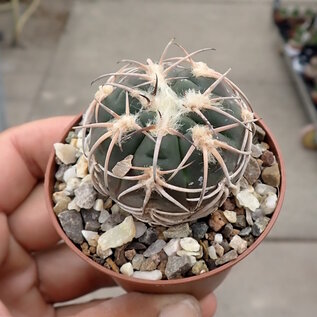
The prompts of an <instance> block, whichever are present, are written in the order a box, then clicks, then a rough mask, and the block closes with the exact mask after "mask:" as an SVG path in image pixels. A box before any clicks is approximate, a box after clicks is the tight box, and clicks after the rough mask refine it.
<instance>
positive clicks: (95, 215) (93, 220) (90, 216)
mask: <svg viewBox="0 0 317 317" xmlns="http://www.w3.org/2000/svg"><path fill="white" fill-rule="evenodd" d="M81 215H82V216H83V219H84V223H85V230H89V231H98V230H99V229H100V223H99V221H98V219H99V216H100V211H97V210H95V209H90V210H86V209H82V210H81Z"/></svg>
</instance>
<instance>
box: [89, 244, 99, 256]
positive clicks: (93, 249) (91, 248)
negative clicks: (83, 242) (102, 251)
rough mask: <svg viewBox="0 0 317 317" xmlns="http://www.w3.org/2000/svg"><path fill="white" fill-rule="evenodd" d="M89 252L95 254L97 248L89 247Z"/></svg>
mask: <svg viewBox="0 0 317 317" xmlns="http://www.w3.org/2000/svg"><path fill="white" fill-rule="evenodd" d="M89 251H90V254H95V253H96V251H97V248H96V247H94V246H92V245H91V246H90V247H89Z"/></svg>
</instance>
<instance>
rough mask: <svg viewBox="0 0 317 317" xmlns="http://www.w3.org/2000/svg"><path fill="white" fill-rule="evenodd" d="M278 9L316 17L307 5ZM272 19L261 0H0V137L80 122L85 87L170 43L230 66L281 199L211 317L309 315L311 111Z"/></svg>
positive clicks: (315, 305)
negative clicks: (277, 178) (268, 155)
mask: <svg viewBox="0 0 317 317" xmlns="http://www.w3.org/2000/svg"><path fill="white" fill-rule="evenodd" d="M12 3H13V4H14V6H13V7H12ZM282 4H283V5H284V4H285V5H289V6H291V7H296V5H297V4H300V6H303V7H305V8H311V9H313V10H315V11H316V10H317V1H304V0H298V1H282ZM16 5H19V8H17V7H16ZM30 6H31V7H30ZM1 8H2V9H1ZM12 8H13V9H15V10H12ZM296 8H297V7H296ZM23 12H25V14H24V15H23ZM272 13H273V1H271V0H241V1H239V0H224V1H223V0H214V1H212V0H173V1H172V0H162V1H155V0H148V1H145V0H134V1H128V0H120V1H119V0H117V1H115V0H77V1H72V0H54V1H50V0H40V1H38V0H32V1H30V0H29V1H26V0H25V1H22V0H20V1H17V0H14V1H11V2H10V1H7V0H0V69H1V70H0V129H4V128H5V127H11V126H14V125H17V124H21V123H23V122H27V121H31V120H34V119H39V118H44V117H48V116H55V115H63V114H77V113H79V112H81V111H82V110H84V109H85V108H86V107H87V105H88V104H89V101H90V100H91V98H92V97H93V94H94V92H95V90H96V87H91V86H90V82H91V81H92V80H93V79H94V78H96V77H97V76H98V75H100V74H102V73H105V72H111V71H114V70H116V69H117V68H118V65H117V64H116V63H117V61H119V60H120V59H123V58H131V59H135V60H140V61H144V60H145V59H146V58H147V57H149V56H150V57H152V58H153V59H155V58H158V57H159V56H160V53H161V51H162V49H163V48H164V46H165V45H166V44H167V42H168V41H169V40H170V39H171V38H172V37H176V40H177V41H178V42H179V43H181V44H182V45H183V46H185V47H186V48H187V49H188V50H189V51H194V50H196V49H199V48H202V47H214V48H216V51H213V52H209V53H208V52H206V53H203V54H201V55H200V59H201V60H203V61H205V62H207V63H208V64H209V65H210V66H211V67H212V68H215V69H216V70H218V71H220V72H224V71H226V70H227V69H228V68H229V67H231V68H232V71H231V73H230V76H229V77H230V79H232V80H233V81H234V82H235V83H236V84H238V86H239V87H240V88H241V89H242V90H243V91H244V92H245V93H246V95H247V96H248V97H249V99H250V100H251V103H252V105H253V107H254V109H255V111H256V112H257V113H259V114H260V116H261V117H262V118H263V119H264V120H265V122H266V123H267V124H268V126H269V127H270V128H271V130H272V131H273V133H274V134H275V136H276V138H277V141H278V143H279V144H280V147H281V149H282V153H283V155H284V160H285V163H286V176H287V193H286V198H285V202H284V206H283V210H282V213H281V216H280V218H279V220H278V222H277V223H276V226H275V228H274V229H273V231H272V232H271V233H270V235H269V237H268V238H267V239H266V240H265V242H264V243H262V245H261V246H260V247H259V248H257V249H256V251H255V252H253V253H252V254H251V255H250V256H249V257H247V258H246V259H245V260H244V261H242V262H240V263H239V264H238V265H237V266H236V267H234V269H232V272H231V274H229V276H228V278H227V279H226V280H225V282H224V283H223V284H222V285H221V286H220V287H219V289H218V290H217V291H216V295H217V297H218V301H219V306H218V312H217V314H216V316H217V317H227V316H232V315H233V316H244V317H249V316H250V317H251V316H259V317H261V316H275V317H277V316H288V317H293V316H294V317H295V316H296V317H297V316H299V315H304V316H306V317H308V316H316V309H317V302H316V294H317V286H316V285H317V229H316V228H317V203H316V197H317V186H316V183H317V164H316V158H317V152H316V151H312V150H307V149H305V148H304V147H303V144H302V141H301V131H302V129H303V128H304V127H305V126H307V125H308V124H311V123H313V124H314V123H315V124H316V125H317V123H316V122H315V118H314V114H313V115H312V113H313V111H311V110H312V109H314V110H316V109H315V108H313V104H312V103H311V109H310V114H308V111H307V109H308V108H309V106H308V108H307V104H305V101H304V100H303V99H302V96H301V95H300V94H299V93H298V91H297V87H296V85H295V84H294V78H293V77H294V76H292V70H291V69H288V66H287V63H286V61H285V58H284V57H283V56H282V55H281V54H280V52H281V48H282V46H281V37H280V34H279V32H278V28H277V27H276V25H274V21H273V14H272ZM21 14H22V16H20V15H21ZM292 14H294V13H292ZM21 19H22V22H21ZM315 24H317V23H315ZM286 40H288V39H286ZM12 44H14V46H12ZM309 61H310V58H308V60H307V61H306V62H307V63H309ZM306 101H307V100H306ZM121 293H122V290H121V289H119V288H117V289H116V294H121ZM107 294H108V293H107V291H106V290H101V291H98V292H96V293H94V294H92V295H90V296H97V297H103V296H107ZM109 294H110V293H109ZM113 294H114V292H113V291H111V296H112V295H113ZM109 296H110V295H109ZM85 299H87V297H86V298H85Z"/></svg>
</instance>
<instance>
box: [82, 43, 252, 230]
mask: <svg viewBox="0 0 317 317" xmlns="http://www.w3.org/2000/svg"><path fill="white" fill-rule="evenodd" d="M172 44H176V43H175V42H174V41H173V40H172V41H171V42H169V44H168V45H167V46H166V48H165V49H164V51H163V53H162V56H161V58H160V60H159V61H158V62H157V63H154V62H153V61H152V60H150V59H148V60H147V62H146V64H143V63H140V62H137V61H133V60H124V61H123V62H125V63H126V65H125V66H123V67H122V68H121V69H120V70H119V71H118V72H116V73H110V74H105V75H102V76H100V77H99V78H97V79H96V80H95V81H97V80H101V79H105V78H107V81H106V83H105V84H104V85H102V86H100V87H99V90H98V92H97V93H96V95H95V98H94V100H93V101H92V103H91V104H90V106H89V108H88V110H87V111H86V113H85V114H84V117H83V125H82V129H83V130H82V132H83V135H84V136H86V137H85V138H84V144H83V146H84V149H85V152H86V155H87V158H88V164H89V171H90V174H91V176H92V180H93V183H94V186H95V187H96V188H97V190H98V191H99V192H100V193H101V194H103V195H110V197H111V198H112V199H113V200H114V201H116V202H117V203H118V204H119V206H120V207H121V208H122V209H123V210H125V211H127V212H129V213H131V214H133V215H134V216H135V217H136V218H138V219H139V220H141V221H145V222H148V223H151V224H160V225H167V226H168V225H173V224H177V223H182V222H185V221H190V220H195V219H198V218H201V217H204V216H207V215H208V214H210V213H211V212H213V211H214V210H215V209H216V208H218V207H219V206H220V205H221V204H222V203H223V201H224V200H225V199H226V198H227V196H228V194H229V192H230V190H232V189H237V183H238V181H239V180H240V178H241V177H242V175H243V173H244V171H245V168H246V165H247V163H248V160H249V157H250V150H251V144H252V136H253V131H254V123H253V122H254V121H255V119H254V115H253V112H252V110H251V107H250V105H249V102H248V100H247V98H246V97H245V95H244V94H243V93H242V92H241V91H240V89H239V88H238V87H237V86H236V85H235V84H234V83H232V82H231V81H230V80H229V79H228V78H227V77H226V75H227V74H228V72H229V71H227V72H226V73H224V74H223V75H221V74H220V73H218V72H216V71H214V70H213V69H211V68H209V67H208V66H207V65H206V64H205V63H202V62H195V61H194V60H193V56H194V55H196V54H197V53H200V52H203V51H207V50H210V49H202V50H199V51H196V52H193V53H191V54H189V53H188V52H187V51H186V50H185V49H184V48H183V47H182V46H180V45H179V44H176V45H177V46H178V47H179V48H180V49H181V50H182V52H183V53H184V56H183V57H171V58H167V57H166V53H167V50H168V48H169V47H170V46H171V45H172Z"/></svg>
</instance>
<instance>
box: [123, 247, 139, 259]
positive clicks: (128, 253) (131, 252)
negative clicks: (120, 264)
mask: <svg viewBox="0 0 317 317" xmlns="http://www.w3.org/2000/svg"><path fill="white" fill-rule="evenodd" d="M135 255H136V251H135V250H134V249H132V250H127V251H125V252H124V256H125V257H126V258H127V259H128V260H129V261H132V259H133V258H134V256H135Z"/></svg>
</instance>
